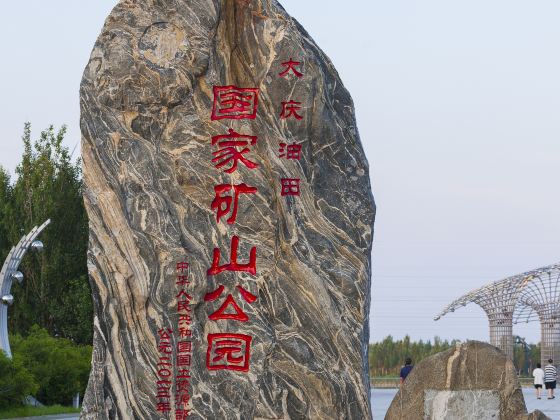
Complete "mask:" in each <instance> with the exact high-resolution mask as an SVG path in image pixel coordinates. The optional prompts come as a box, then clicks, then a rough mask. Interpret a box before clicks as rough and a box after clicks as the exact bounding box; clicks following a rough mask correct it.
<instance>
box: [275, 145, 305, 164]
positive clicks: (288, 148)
mask: <svg viewBox="0 0 560 420" xmlns="http://www.w3.org/2000/svg"><path fill="white" fill-rule="evenodd" d="M280 157H283V158H286V159H293V160H299V159H300V158H301V144H297V143H291V144H286V143H280Z"/></svg>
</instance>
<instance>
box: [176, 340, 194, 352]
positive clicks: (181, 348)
mask: <svg viewBox="0 0 560 420" xmlns="http://www.w3.org/2000/svg"><path fill="white" fill-rule="evenodd" d="M191 350H192V342H191V341H180V342H178V343H177V353H190V352H191Z"/></svg>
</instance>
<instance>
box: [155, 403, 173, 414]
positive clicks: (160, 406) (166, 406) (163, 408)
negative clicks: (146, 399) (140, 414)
mask: <svg viewBox="0 0 560 420" xmlns="http://www.w3.org/2000/svg"><path fill="white" fill-rule="evenodd" d="M156 409H157V411H159V412H160V413H168V412H169V411H171V403H170V402H169V401H158V403H157V406H156Z"/></svg>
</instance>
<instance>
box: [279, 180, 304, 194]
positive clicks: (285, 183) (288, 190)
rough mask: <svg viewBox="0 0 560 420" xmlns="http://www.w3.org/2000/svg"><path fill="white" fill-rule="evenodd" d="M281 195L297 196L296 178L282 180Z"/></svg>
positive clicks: (297, 181)
mask: <svg viewBox="0 0 560 420" xmlns="http://www.w3.org/2000/svg"><path fill="white" fill-rule="evenodd" d="M281 182H282V195H283V196H285V195H299V182H300V180H299V179H298V178H282V179H281Z"/></svg>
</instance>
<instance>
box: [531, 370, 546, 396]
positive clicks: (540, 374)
mask: <svg viewBox="0 0 560 420" xmlns="http://www.w3.org/2000/svg"><path fill="white" fill-rule="evenodd" d="M533 378H535V380H534V384H535V391H536V392H537V399H538V400H540V399H541V391H542V387H543V385H544V370H542V369H541V364H540V363H537V368H536V369H534V370H533Z"/></svg>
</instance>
